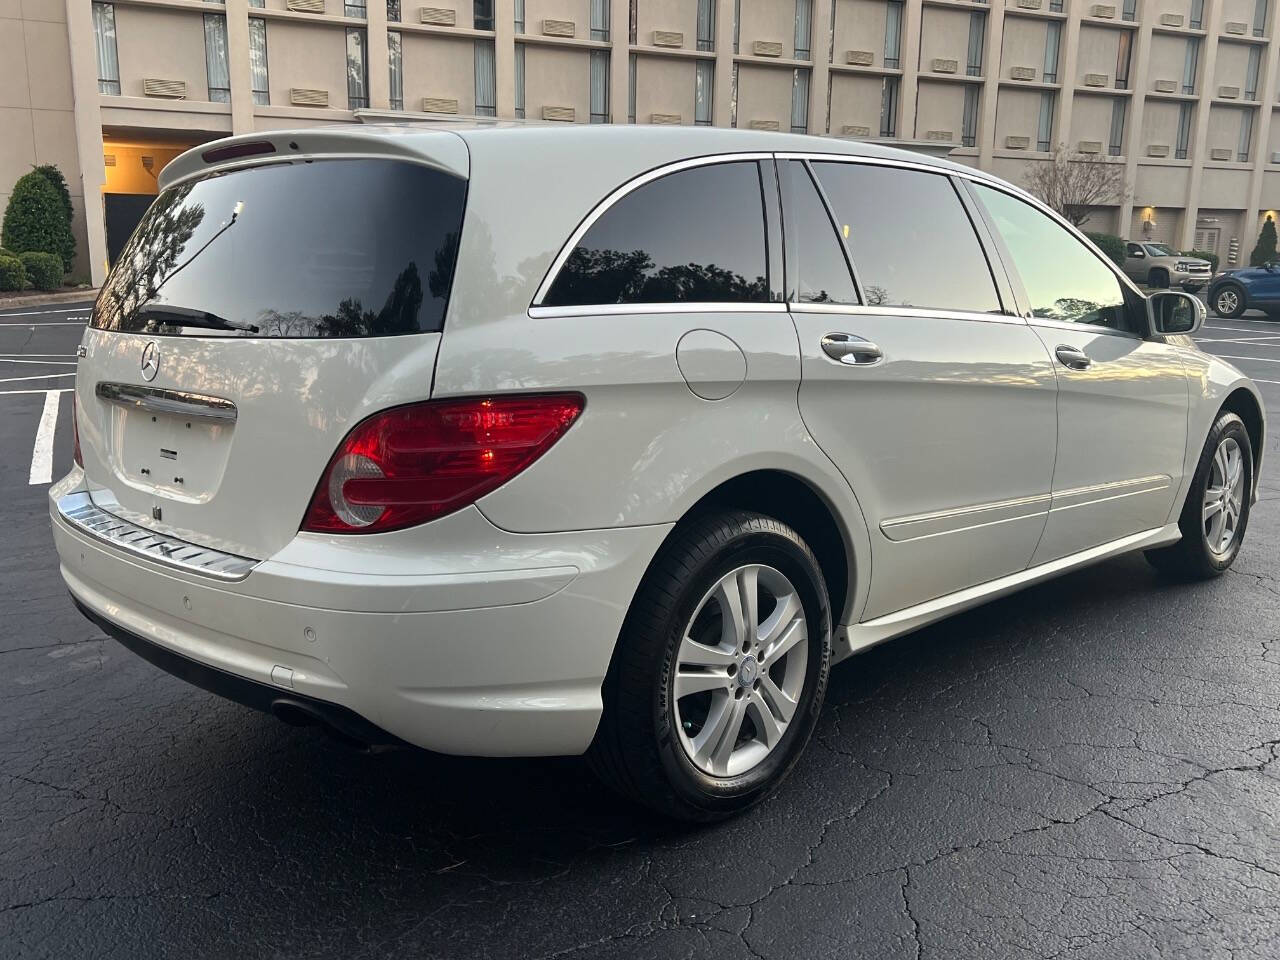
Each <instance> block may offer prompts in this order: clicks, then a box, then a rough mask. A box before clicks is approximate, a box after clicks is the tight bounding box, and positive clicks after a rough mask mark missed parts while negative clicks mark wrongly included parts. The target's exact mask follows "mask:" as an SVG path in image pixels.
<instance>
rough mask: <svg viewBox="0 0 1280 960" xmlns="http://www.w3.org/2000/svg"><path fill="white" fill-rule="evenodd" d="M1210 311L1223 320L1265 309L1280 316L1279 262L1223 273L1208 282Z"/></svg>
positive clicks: (1274, 316) (1270, 313) (1268, 313)
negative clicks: (1247, 311)
mask: <svg viewBox="0 0 1280 960" xmlns="http://www.w3.org/2000/svg"><path fill="white" fill-rule="evenodd" d="M1206 300H1207V301H1208V304H1209V308H1210V309H1211V310H1213V312H1214V313H1216V314H1217V315H1218V316H1220V317H1238V316H1240V314H1242V313H1244V312H1245V311H1246V310H1251V309H1252V310H1263V311H1265V312H1266V314H1267V316H1269V317H1271V318H1273V319H1275V318H1278V317H1280V263H1268V264H1267V265H1266V266H1262V267H1236V268H1235V269H1233V270H1223V271H1222V272H1221V273H1220V274H1218V275H1217V276H1216V277H1214V278H1213V280H1212V281H1211V282H1210V283H1209V292H1208V294H1207V296H1206Z"/></svg>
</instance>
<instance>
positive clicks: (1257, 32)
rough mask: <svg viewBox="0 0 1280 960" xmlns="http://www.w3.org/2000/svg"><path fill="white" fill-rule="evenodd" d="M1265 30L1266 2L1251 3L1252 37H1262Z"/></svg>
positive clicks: (1261, 0) (1257, 0)
mask: <svg viewBox="0 0 1280 960" xmlns="http://www.w3.org/2000/svg"><path fill="white" fill-rule="evenodd" d="M1266 30H1267V0H1254V2H1253V35H1254V36H1255V37H1260V36H1262V35H1263V34H1264V33H1265V32H1266Z"/></svg>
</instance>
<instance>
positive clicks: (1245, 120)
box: [1236, 110, 1253, 163]
mask: <svg viewBox="0 0 1280 960" xmlns="http://www.w3.org/2000/svg"><path fill="white" fill-rule="evenodd" d="M1252 151H1253V111H1252V110H1241V111H1240V143H1239V144H1238V145H1237V147H1236V159H1237V160H1238V161H1240V162H1241V163H1248V162H1249V154H1250V153H1251V152H1252Z"/></svg>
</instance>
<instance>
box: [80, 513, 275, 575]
mask: <svg viewBox="0 0 1280 960" xmlns="http://www.w3.org/2000/svg"><path fill="white" fill-rule="evenodd" d="M58 515H59V516H60V517H61V518H62V520H63V521H64V522H65V523H66V524H67V525H68V526H70V527H72V528H73V529H75V530H79V531H80V532H81V533H84V534H87V535H88V536H91V537H93V538H94V539H95V540H101V541H103V542H104V543H107V544H110V545H111V546H113V547H115V548H116V549H117V550H119V551H121V552H122V553H127V554H131V555H133V556H136V557H142V558H143V559H145V560H150V561H151V562H152V563H159V564H161V565H163V566H166V567H175V568H176V569H178V570H185V571H187V572H188V573H195V574H199V575H200V576H203V577H213V578H215V579H217V580H243V579H244V578H245V577H247V576H248V575H249V572H250V571H251V570H253V568H254V567H256V566H257V565H258V561H257V560H251V559H250V558H248V557H240V556H237V555H235V554H233V553H223V552H222V551H220V550H213V549H211V548H209V547H202V546H199V545H198V544H194V543H188V542H187V541H186V540H179V539H178V538H177V537H170V536H168V535H167V534H163V533H156V532H155V531H154V530H148V529H147V528H146V527H140V526H138V525H137V524H136V523H130V522H129V521H128V520H121V519H120V518H119V517H117V516H115V515H114V514H111V513H107V511H105V510H103V509H102V508H101V507H99V506H98V505H97V504H95V503H94V502H93V500H92V499H91V498H90V496H89V494H87V493H69V494H67V495H66V496H65V497H62V498H61V499H59V500H58Z"/></svg>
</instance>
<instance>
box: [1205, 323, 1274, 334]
mask: <svg viewBox="0 0 1280 960" xmlns="http://www.w3.org/2000/svg"><path fill="white" fill-rule="evenodd" d="M1270 322H1271V321H1270V320H1255V321H1254V322H1253V323H1252V324H1251V325H1250V326H1247V327H1224V326H1222V325H1221V324H1217V323H1206V324H1204V329H1205V330H1230V331H1231V332H1232V333H1257V332H1258V330H1259V329H1262V330H1275V329H1276V328H1275V327H1259V326H1258V324H1260V323H1270Z"/></svg>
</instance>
